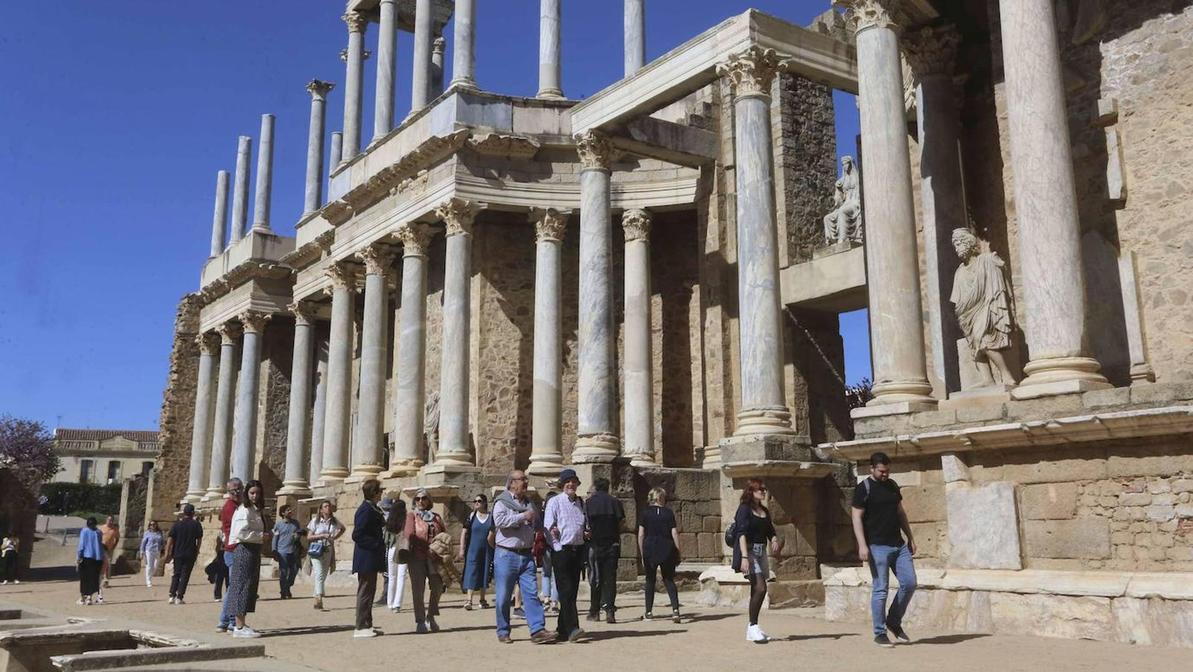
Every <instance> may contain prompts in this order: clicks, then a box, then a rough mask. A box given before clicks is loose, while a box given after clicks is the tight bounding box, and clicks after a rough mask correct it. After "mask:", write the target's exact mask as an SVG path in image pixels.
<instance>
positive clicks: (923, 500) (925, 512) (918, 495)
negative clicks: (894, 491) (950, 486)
mask: <svg viewBox="0 0 1193 672" xmlns="http://www.w3.org/2000/svg"><path fill="white" fill-rule="evenodd" d="M900 492H901V493H903V509H904V510H905V511H907V520H908V522H912V523H924V522H932V521H938V520H944V519H945V491H944V488H943V487H941V486H919V487H903V488H900Z"/></svg>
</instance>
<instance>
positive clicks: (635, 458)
mask: <svg viewBox="0 0 1193 672" xmlns="http://www.w3.org/2000/svg"><path fill="white" fill-rule="evenodd" d="M628 457H629V458H630V466H631V467H647V468H649V467H657V466H659V465H658V464H656V463H655V461H654V457H652V456H650V455H630V456H628Z"/></svg>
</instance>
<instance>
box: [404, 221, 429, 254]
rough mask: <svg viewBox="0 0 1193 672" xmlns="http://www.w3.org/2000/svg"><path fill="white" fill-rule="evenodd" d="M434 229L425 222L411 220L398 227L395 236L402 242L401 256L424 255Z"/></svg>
mask: <svg viewBox="0 0 1193 672" xmlns="http://www.w3.org/2000/svg"><path fill="white" fill-rule="evenodd" d="M432 235H434V231H432V230H431V228H430V227H428V226H426V225H425V224H418V223H416V222H411V223H409V224H406V225H404V226H402V227H401V228H399V229H398V232H397V238H398V240H399V241H401V242H402V256H404V257H425V256H427V248H428V247H429V246H430V244H431V236H432Z"/></svg>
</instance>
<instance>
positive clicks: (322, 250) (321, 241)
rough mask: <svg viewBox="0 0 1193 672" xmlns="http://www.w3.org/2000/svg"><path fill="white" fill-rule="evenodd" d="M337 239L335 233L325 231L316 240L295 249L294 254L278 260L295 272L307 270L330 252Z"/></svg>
mask: <svg viewBox="0 0 1193 672" xmlns="http://www.w3.org/2000/svg"><path fill="white" fill-rule="evenodd" d="M335 239H336V232H335V231H324V232H323V233H321V234H319V235H317V236H315V239H314V240H311V241H308V242H307V243H306V244H304V245H302V246H301V247H297V248H295V249H294V251H293V252H290V253H288V254H286V255H285V256H283V257H282V258H281V259H278V262H279V263H282V264H285V265H286V266H289V267H290V268H292V269H294V270H295V271H297V270H299V269H302V268H306V267H307V266H310V265H311V264H312V263H314V262H316V261H318V260H319V259H320V258H322V257H323V255H325V254H327V253H328V252H330V251H331V244H332V242H334V241H335Z"/></svg>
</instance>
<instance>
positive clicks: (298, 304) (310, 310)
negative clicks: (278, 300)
mask: <svg viewBox="0 0 1193 672" xmlns="http://www.w3.org/2000/svg"><path fill="white" fill-rule="evenodd" d="M286 308H288V309H289V310H290V312H291V313H294V323H295V324H296V325H298V326H304V327H309V326H311V325H312V324H314V323H315V304H314V302H312V301H295V302H294V303H291V304H290V305H288V306H286Z"/></svg>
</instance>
